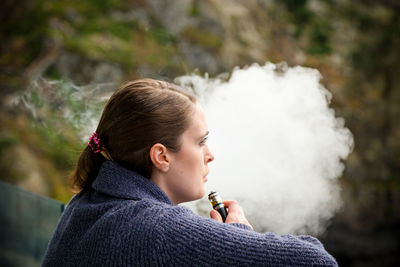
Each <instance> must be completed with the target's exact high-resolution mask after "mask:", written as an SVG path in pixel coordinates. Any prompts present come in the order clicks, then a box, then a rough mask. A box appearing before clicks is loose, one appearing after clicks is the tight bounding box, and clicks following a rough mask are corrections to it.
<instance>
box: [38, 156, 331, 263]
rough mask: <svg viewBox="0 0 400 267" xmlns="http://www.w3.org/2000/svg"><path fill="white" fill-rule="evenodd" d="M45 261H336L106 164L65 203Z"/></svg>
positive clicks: (307, 244)
mask: <svg viewBox="0 0 400 267" xmlns="http://www.w3.org/2000/svg"><path fill="white" fill-rule="evenodd" d="M43 266H58V267H60V266H277V267H279V266H337V263H336V261H335V259H334V258H333V257H332V256H331V255H329V253H328V252H326V251H325V249H324V247H323V245H322V244H321V243H320V242H319V241H318V240H317V239H316V238H314V237H311V236H293V235H276V234H273V233H258V232H255V231H253V230H251V228H250V227H248V226H247V225H244V224H239V223H237V224H226V223H220V222H218V221H216V220H212V219H209V218H205V217H202V216H199V215H197V214H195V213H194V212H192V211H191V210H190V209H188V208H186V207H184V206H180V205H176V206H174V205H173V204H172V202H171V200H170V199H169V198H168V196H167V195H166V194H165V193H164V192H163V191H162V190H161V189H160V188H159V187H158V186H157V185H156V184H154V183H153V182H151V181H150V180H149V179H147V178H145V177H142V176H140V175H139V174H137V173H135V172H132V171H130V170H128V169H125V168H123V167H122V166H120V165H118V164H117V163H114V162H111V161H106V162H104V163H103V165H102V167H101V169H100V171H99V174H98V176H97V178H96V179H95V181H94V182H93V184H92V186H91V188H90V189H89V190H86V191H84V192H81V193H79V194H77V195H75V196H74V197H73V198H72V199H71V201H70V202H69V204H68V205H67V207H66V209H65V211H64V213H63V215H62V216H61V218H60V221H59V223H58V225H57V228H56V230H55V233H54V235H53V238H52V240H51V241H50V243H49V246H48V248H47V251H46V255H45V258H44V262H43Z"/></svg>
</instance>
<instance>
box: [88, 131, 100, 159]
mask: <svg viewBox="0 0 400 267" xmlns="http://www.w3.org/2000/svg"><path fill="white" fill-rule="evenodd" d="M88 145H89V146H90V148H91V149H92V151H93V153H95V154H96V153H100V152H101V151H102V150H103V144H102V143H101V141H100V138H99V136H98V135H97V133H96V132H94V133H93V134H92V136H91V137H90V138H89V142H88Z"/></svg>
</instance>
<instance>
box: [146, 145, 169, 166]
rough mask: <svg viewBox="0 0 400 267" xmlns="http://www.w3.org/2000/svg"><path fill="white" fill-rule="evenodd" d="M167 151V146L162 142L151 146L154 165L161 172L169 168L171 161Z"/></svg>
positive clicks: (151, 157)
mask: <svg viewBox="0 0 400 267" xmlns="http://www.w3.org/2000/svg"><path fill="white" fill-rule="evenodd" d="M167 152H168V150H167V148H166V147H165V146H164V145H163V144H160V143H157V144H154V145H153V146H152V147H151V148H150V159H151V161H152V162H153V165H154V167H155V168H157V169H158V170H159V171H161V172H167V171H168V169H169V164H170V161H169V158H168V155H167Z"/></svg>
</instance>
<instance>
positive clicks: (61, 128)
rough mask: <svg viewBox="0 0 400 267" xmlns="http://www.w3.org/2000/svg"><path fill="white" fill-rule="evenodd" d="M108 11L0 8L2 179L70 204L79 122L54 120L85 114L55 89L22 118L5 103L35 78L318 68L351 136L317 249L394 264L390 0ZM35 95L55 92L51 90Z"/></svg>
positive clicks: (396, 144) (395, 152) (164, 4)
mask: <svg viewBox="0 0 400 267" xmlns="http://www.w3.org/2000/svg"><path fill="white" fill-rule="evenodd" d="M56 2H57V4H56ZM111 2H112V3H111ZM117 2H118V1H116V2H115V3H114V2H113V1H110V2H103V3H102V5H99V4H98V3H96V4H95V3H94V2H93V3H92V2H90V1H89V2H87V3H86V4H85V5H82V4H81V3H79V2H77V3H75V4H74V3H72V2H71V1H37V0H36V1H19V2H18V4H17V3H16V1H12V0H11V1H9V0H8V1H2V2H1V4H0V5H1V7H2V8H0V10H1V11H0V17H1V18H2V21H4V23H3V24H2V28H1V30H0V36H1V38H2V40H4V41H3V42H1V44H0V53H1V55H0V70H1V71H0V96H1V98H0V101H1V109H0V112H1V113H0V115H1V116H0V119H1V126H0V155H1V156H0V158H1V170H2V173H3V175H2V179H3V180H7V181H9V182H11V183H14V184H18V185H20V186H23V187H25V188H28V189H29V190H32V191H35V192H39V193H43V194H48V195H50V196H52V197H55V198H58V199H62V200H63V201H67V200H68V199H69V197H70V194H69V193H68V190H67V189H66V186H65V184H66V183H65V180H66V177H67V176H68V173H69V172H70V170H71V169H72V168H73V166H74V162H75V160H76V158H77V157H78V155H79V151H80V150H81V149H82V147H83V146H84V145H85V144H84V143H82V142H81V141H80V140H81V139H80V133H79V130H78V129H77V128H78V127H75V125H77V124H71V122H70V121H68V120H65V119H64V118H65V117H64V115H63V114H62V113H59V112H58V111H59V110H61V109H62V108H63V107H65V106H68V107H70V109H71V110H72V111H73V112H72V113H71V114H86V113H85V112H86V110H87V109H86V107H85V105H86V103H85V104H84V105H83V106H80V107H79V106H78V105H77V99H75V98H73V96H74V94H75V92H74V91H71V92H70V91H68V92H70V93H68V94H64V95H63V94H62V92H65V91H59V93H60V94H61V96H62V97H56V98H52V97H49V98H47V99H53V100H54V101H53V100H52V103H51V105H50V106H49V107H50V108H47V107H46V105H44V106H45V107H46V108H43V109H42V110H43V111H44V113H43V114H42V115H41V116H39V117H40V119H36V120H33V119H32V115H31V114H30V113H29V112H28V111H27V110H26V109H25V108H21V106H16V105H9V104H8V103H9V100H10V99H14V96H15V93H18V94H19V93H21V92H23V91H24V90H25V88H27V87H28V85H29V83H30V82H31V81H33V80H36V79H40V78H41V77H44V78H50V79H57V80H60V79H61V80H64V81H65V80H66V81H71V82H72V83H73V84H78V85H81V86H82V85H88V84H95V83H107V84H108V83H113V82H114V83H115V84H120V83H121V82H123V81H125V80H129V79H136V78H140V77H153V78H160V79H165V80H169V81H171V80H173V79H174V78H175V77H177V76H181V75H184V74H188V73H191V72H193V71H196V70H197V72H199V73H205V72H207V73H209V74H210V76H215V75H218V74H221V73H230V72H231V71H232V70H233V69H234V68H235V67H236V66H239V67H244V66H246V65H250V64H252V63H254V62H257V63H260V64H261V65H262V64H264V63H265V62H267V61H270V62H273V63H277V62H280V61H286V62H287V63H288V65H289V66H295V65H302V66H308V67H312V68H315V69H318V70H319V71H320V72H321V74H322V77H323V79H322V83H323V84H324V86H325V87H326V88H327V89H329V90H330V91H331V92H332V94H333V98H332V107H333V108H334V109H335V112H337V115H338V116H341V117H344V118H345V119H346V124H347V125H348V127H349V129H350V130H351V132H352V133H353V134H354V139H355V149H354V151H353V153H352V154H351V155H350V156H349V159H348V160H347V161H346V162H345V164H346V169H345V172H344V175H343V177H342V178H341V180H340V184H341V188H342V191H341V196H342V199H343V201H344V205H343V208H342V210H341V211H340V212H339V213H337V215H336V216H335V217H334V219H333V221H332V223H331V225H330V227H329V228H328V231H327V233H326V235H325V236H324V237H323V238H324V240H325V243H324V244H325V246H326V247H327V248H328V251H330V252H332V253H333V254H334V255H335V256H336V257H337V258H338V260H339V263H340V266H394V265H395V263H398V262H399V259H398V256H397V254H396V252H397V251H398V250H399V247H400V245H399V242H400V241H399V239H398V238H397V236H399V233H398V229H399V222H400V201H399V199H400V178H399V173H400V167H399V166H400V163H399V161H400V141H399V140H400V130H399V127H400V125H399V123H398V118H399V117H400V114H399V113H400V110H399V108H398V103H400V93H399V92H400V89H399V84H400V81H399V79H400V76H399V75H398V73H399V71H400V66H399V64H400V60H399V54H398V32H399V31H400V30H399V25H400V23H399V12H398V11H399V10H400V6H399V4H398V3H397V2H396V1H356V2H354V1H311V0H310V1H290V0H285V1H267V0H265V1H263V0H262V1H256V0H250V1H230V0H204V1H196V0H184V1H182V0H175V1H172V0H169V1H167V0H165V1H155V0H141V1H121V3H117ZM122 2H124V3H122ZM33 22H34V23H33ZM228 76H229V75H228ZM116 87H117V86H115V87H112V90H115V88H116ZM76 88H81V87H76ZM82 88H83V87H82ZM77 90H78V89H77ZM44 92H45V93H43V94H44V95H46V94H48V95H51V94H54V91H53V89H52V87H51V86H50V87H48V90H44ZM95 95H96V94H94V95H93V94H92V95H90V94H89V95H88V98H87V99H93V98H94V97H95ZM105 95H107V94H105ZM70 96H71V97H70ZM35 97H36V96H35V95H34V96H33V98H34V99H36V98H35ZM44 99H46V97H44ZM68 99H69V100H68ZM71 99H72V100H71ZM35 101H36V103H37V104H38V105H39V106H40V105H42V104H43V102H41V99H40V97H39V98H37V99H36V100H35ZM42 107H43V106H42ZM99 108H101V105H99ZM17 118H22V119H21V120H22V121H23V123H20V122H19V119H17ZM77 118H84V116H77ZM65 121H67V122H65ZM46 122H47V123H46ZM49 122H51V123H49Z"/></svg>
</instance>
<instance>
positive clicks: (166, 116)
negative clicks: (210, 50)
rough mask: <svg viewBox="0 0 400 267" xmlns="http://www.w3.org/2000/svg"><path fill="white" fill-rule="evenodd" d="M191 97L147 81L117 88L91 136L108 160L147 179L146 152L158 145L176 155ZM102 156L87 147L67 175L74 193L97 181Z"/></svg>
mask: <svg viewBox="0 0 400 267" xmlns="http://www.w3.org/2000/svg"><path fill="white" fill-rule="evenodd" d="M194 103H196V99H195V98H194V97H193V96H192V95H190V94H188V93H186V92H184V91H182V90H181V89H180V88H179V87H177V86H176V85H174V84H171V83H167V82H164V81H157V80H152V79H142V80H137V81H132V82H128V83H126V84H124V85H123V86H121V87H120V88H119V89H118V90H117V91H116V92H115V93H114V94H113V95H112V96H111V98H110V99H109V100H108V102H107V104H106V106H105V108H104V110H103V113H102V115H101V118H100V121H99V125H98V126H97V129H96V133H97V135H98V137H99V139H100V140H101V143H102V145H103V150H105V154H106V155H107V157H109V158H111V159H112V160H113V161H115V162H117V163H119V164H121V165H122V166H124V167H126V168H129V169H131V170H134V171H136V172H138V173H139V174H141V175H143V176H145V177H147V178H150V176H151V172H152V162H151V160H150V155H149V153H150V149H151V147H152V146H153V145H154V144H156V143H161V144H163V145H165V147H167V149H169V150H171V151H173V152H178V151H179V150H180V147H181V138H180V137H181V135H182V134H183V132H184V131H185V130H186V129H187V128H188V127H189V122H190V115H191V112H193V108H192V105H193V104H194ZM103 155H104V153H94V152H93V151H92V148H91V147H90V146H89V145H88V146H87V147H86V148H85V149H84V150H83V151H82V153H81V154H80V156H79V159H78V162H77V164H76V168H75V170H74V172H73V173H72V175H71V183H72V188H73V190H74V191H76V192H77V191H79V190H82V189H86V188H88V187H89V186H90V185H91V184H92V182H93V181H94V179H95V178H96V176H97V174H98V172H99V170H100V167H101V165H102V163H103V162H104V161H105V160H106V158H105V157H104V156H103Z"/></svg>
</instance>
